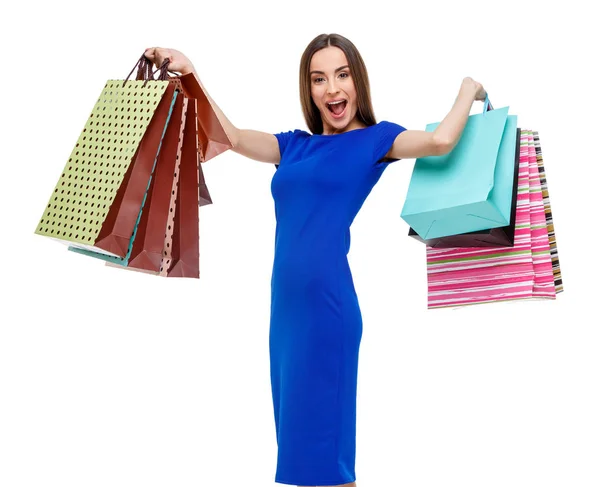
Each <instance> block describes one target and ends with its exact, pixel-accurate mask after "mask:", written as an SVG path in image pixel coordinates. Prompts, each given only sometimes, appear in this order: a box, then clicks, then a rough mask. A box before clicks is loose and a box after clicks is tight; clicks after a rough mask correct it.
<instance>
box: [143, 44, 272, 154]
mask: <svg viewBox="0 0 600 487" xmlns="http://www.w3.org/2000/svg"><path fill="white" fill-rule="evenodd" d="M144 55H145V56H146V57H147V58H148V59H149V60H150V61H152V62H153V63H154V64H155V65H156V66H157V67H158V66H160V65H161V64H162V62H163V61H164V60H165V59H166V58H169V60H170V62H169V71H174V72H179V73H181V74H182V75H183V74H188V73H194V76H195V77H196V79H197V80H198V83H199V84H200V86H202V89H203V90H204V92H205V93H206V97H207V98H208V101H209V102H210V104H211V106H212V108H213V110H214V111H215V114H216V115H217V118H218V119H219V122H221V125H222V126H223V128H224V129H225V132H226V133H227V136H228V137H229V140H231V143H232V144H233V148H232V149H231V150H233V151H234V152H237V153H238V154H241V155H243V156H245V157H248V158H250V159H253V160H255V161H260V162H269V163H272V164H278V163H279V160H280V158H281V155H280V153H279V144H278V142H277V138H276V137H275V136H274V135H273V134H270V133H267V132H260V131H258V130H248V129H238V128H237V127H236V126H235V125H233V124H232V123H231V122H230V121H229V119H228V118H227V117H226V116H225V114H224V113H223V111H222V110H221V109H220V108H219V106H218V105H217V104H216V103H215V101H214V100H213V99H212V97H211V96H210V95H209V93H208V91H207V90H206V87H205V86H204V85H203V84H202V81H201V80H200V76H198V73H197V72H196V69H195V68H194V65H193V64H192V62H191V61H190V60H189V59H188V58H187V57H186V56H185V55H183V53H181V52H179V51H177V50H175V49H166V48H161V47H152V48H149V49H146V52H145V53H144Z"/></svg>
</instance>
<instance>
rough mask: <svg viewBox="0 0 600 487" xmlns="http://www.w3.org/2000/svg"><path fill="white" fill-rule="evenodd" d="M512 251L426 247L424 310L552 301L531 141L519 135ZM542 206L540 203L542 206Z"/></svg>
mask: <svg viewBox="0 0 600 487" xmlns="http://www.w3.org/2000/svg"><path fill="white" fill-rule="evenodd" d="M518 184H519V186H518V195H517V213H516V226H515V241H514V246H513V247H505V248H480V247H462V248H459V247H455V248H444V249H440V248H433V247H429V246H426V256H427V285H428V304H427V306H428V308H443V307H458V306H464V305H473V304H482V303H489V302H497V301H506V300H516V299H532V298H541V299H554V298H555V297H556V292H555V287H554V280H553V274H552V263H551V259H550V248H549V244H548V242H549V239H548V233H547V232H546V233H544V231H543V229H542V228H546V225H545V214H542V212H540V202H541V200H540V196H541V195H542V193H541V183H540V177H539V171H538V164H537V157H536V151H535V146H534V143H533V136H532V134H531V131H529V130H525V129H523V130H521V135H520V161H519V174H518ZM541 206H542V207H543V203H542V205H541Z"/></svg>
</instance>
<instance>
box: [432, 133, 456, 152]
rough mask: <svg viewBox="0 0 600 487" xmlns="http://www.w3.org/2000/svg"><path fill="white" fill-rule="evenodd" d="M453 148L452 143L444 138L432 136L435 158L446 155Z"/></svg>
mask: <svg viewBox="0 0 600 487" xmlns="http://www.w3.org/2000/svg"><path fill="white" fill-rule="evenodd" d="M453 147H454V144H453V143H452V141H451V140H450V139H448V138H446V137H440V136H439V135H436V134H434V135H433V150H432V152H433V154H434V155H436V156H443V155H446V154H448V153H449V152H450V151H451V150H452V148H453Z"/></svg>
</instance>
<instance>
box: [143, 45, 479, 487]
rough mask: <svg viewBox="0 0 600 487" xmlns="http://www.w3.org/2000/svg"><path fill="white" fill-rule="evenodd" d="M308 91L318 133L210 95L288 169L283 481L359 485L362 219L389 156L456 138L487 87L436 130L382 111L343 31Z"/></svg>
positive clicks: (233, 130)
mask: <svg viewBox="0 0 600 487" xmlns="http://www.w3.org/2000/svg"><path fill="white" fill-rule="evenodd" d="M146 57H147V58H148V59H150V60H151V61H152V62H154V64H155V65H156V66H160V65H161V63H162V62H163V60H164V59H166V58H169V59H170V64H169V70H170V71H177V72H181V73H182V74H187V73H190V72H195V69H194V67H193V65H192V63H191V62H190V61H189V59H187V58H186V57H185V56H184V55H183V54H182V53H180V52H179V51H176V50H174V49H162V48H151V49H149V50H147V51H146ZM196 76H197V74H196ZM300 99H301V102H302V110H303V114H304V118H305V120H306V123H307V125H308V128H309V130H310V131H311V132H312V134H310V133H308V132H305V131H303V130H294V131H288V132H281V133H277V134H269V133H264V132H259V131H255V130H244V129H238V128H237V127H235V126H234V125H233V124H232V123H231V122H230V121H229V120H228V119H227V117H225V115H224V114H223V112H221V110H220V109H219V107H218V106H217V105H216V103H215V102H214V101H213V100H212V99H211V98H210V96H209V100H210V102H211V103H212V106H213V108H214V110H215V112H216V113H217V116H218V118H219V120H220V121H221V123H222V125H223V127H224V128H225V130H226V132H227V134H228V135H229V137H230V139H231V141H232V143H233V149H232V150H233V151H235V152H237V153H238V154H242V155H244V156H246V157H248V158H251V159H254V160H258V161H263V162H268V163H272V164H274V165H275V168H276V169H277V172H276V173H275V174H274V175H273V178H272V182H271V193H272V196H273V199H274V202H275V215H276V220H277V226H276V233H275V258H274V264H273V273H272V280H271V293H272V294H271V323H270V335H269V345H270V359H271V387H272V395H273V408H274V415H275V429H276V433H277V444H278V457H277V471H276V475H275V481H276V482H279V483H282V484H290V485H298V486H325V485H328V486H332V485H333V486H336V485H337V486H342V485H344V486H349V487H355V486H356V483H355V480H356V475H355V469H354V464H355V452H356V446H355V439H356V390H357V371H358V352H359V346H360V340H361V336H362V318H361V312H360V307H359V303H358V299H357V296H356V292H355V288H354V284H353V280H352V274H351V272H350V268H349V266H348V260H347V254H348V251H349V248H350V225H351V224H352V221H353V219H354V217H355V216H356V214H357V213H358V211H359V210H360V208H361V206H362V204H363V202H364V201H365V199H366V197H367V196H368V195H369V193H370V191H371V189H372V188H373V186H374V185H375V184H376V183H377V181H378V180H379V178H380V177H381V175H382V173H383V171H384V170H385V168H386V167H387V163H389V162H392V161H396V160H399V159H403V158H417V157H424V156H430V155H441V154H445V153H447V152H449V151H450V150H452V148H453V147H454V146H455V145H456V143H457V142H458V140H459V138H460V136H461V134H462V131H463V129H464V126H465V124H466V121H467V118H468V116H469V113H470V109H471V106H472V103H473V101H475V100H481V101H483V100H484V99H485V91H484V89H483V87H482V86H481V84H479V83H477V82H475V81H473V80H472V79H471V78H465V79H464V80H463V82H462V85H461V88H460V91H459V93H458V96H457V98H456V101H455V103H454V106H453V107H452V109H451V111H450V112H449V113H448V115H447V116H446V117H445V118H444V120H443V121H442V122H441V123H440V124H439V126H438V127H437V128H436V130H435V131H434V132H425V131H421V130H406V129H405V128H404V127H402V126H400V125H397V124H395V123H392V122H386V121H382V122H379V123H377V122H376V121H375V115H374V113H373V108H372V106H371V97H370V92H369V79H368V76H367V70H366V68H365V65H364V62H363V60H362V57H361V56H360V54H359V52H358V50H357V49H356V47H355V46H354V45H353V44H352V43H351V42H350V41H349V40H348V39H346V38H344V37H342V36H340V35H336V34H330V35H327V34H322V35H319V36H317V37H316V38H315V39H313V41H312V42H311V43H310V44H309V45H308V47H307V48H306V50H305V51H304V54H303V55H302V58H301V61H300Z"/></svg>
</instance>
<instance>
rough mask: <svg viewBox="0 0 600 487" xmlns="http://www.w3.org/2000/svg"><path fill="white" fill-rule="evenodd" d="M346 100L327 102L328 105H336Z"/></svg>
mask: <svg viewBox="0 0 600 487" xmlns="http://www.w3.org/2000/svg"><path fill="white" fill-rule="evenodd" d="M345 101H346V100H340V101H332V102H331V103H328V105H338V104H340V103H343V102H345Z"/></svg>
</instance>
